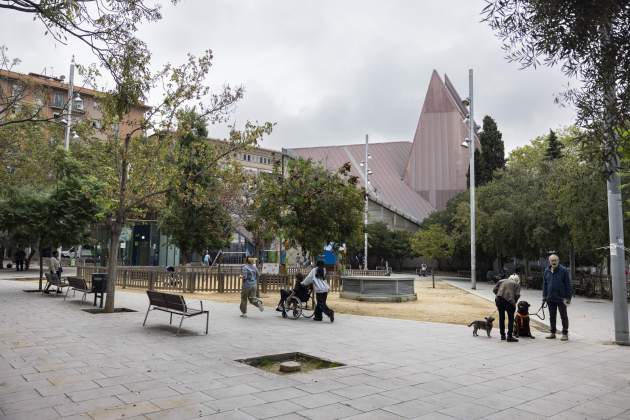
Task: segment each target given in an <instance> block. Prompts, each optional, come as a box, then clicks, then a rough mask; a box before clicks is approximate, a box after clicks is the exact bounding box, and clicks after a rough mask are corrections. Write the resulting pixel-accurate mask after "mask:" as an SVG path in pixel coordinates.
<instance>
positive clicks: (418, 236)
mask: <svg viewBox="0 0 630 420" xmlns="http://www.w3.org/2000/svg"><path fill="white" fill-rule="evenodd" d="M411 249H413V251H414V252H415V253H416V254H417V255H420V256H422V257H425V258H428V259H429V260H432V261H433V260H438V261H439V260H442V259H445V258H449V257H450V256H452V255H453V251H454V249H455V243H454V240H453V238H452V237H451V235H450V234H449V233H448V232H447V231H446V229H444V227H442V226H440V225H438V224H433V225H429V226H428V227H426V228H423V229H420V230H418V231H417V232H416V233H415V234H414V235H413V237H412V238H411Z"/></svg>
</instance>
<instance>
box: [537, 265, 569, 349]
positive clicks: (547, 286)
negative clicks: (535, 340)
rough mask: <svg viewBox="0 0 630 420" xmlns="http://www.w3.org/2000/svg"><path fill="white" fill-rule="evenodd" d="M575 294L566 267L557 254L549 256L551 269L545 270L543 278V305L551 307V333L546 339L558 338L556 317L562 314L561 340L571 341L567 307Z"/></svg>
mask: <svg viewBox="0 0 630 420" xmlns="http://www.w3.org/2000/svg"><path fill="white" fill-rule="evenodd" d="M572 295H573V293H572V290H571V276H570V275H569V270H567V269H566V267H564V266H562V265H560V258H559V257H558V256H557V255H556V254H551V255H550V256H549V267H547V268H546V269H545V274H544V276H543V303H544V302H547V306H548V307H549V332H550V334H549V335H548V336H547V337H545V338H548V339H554V338H556V315H557V312H560V319H561V320H562V337H561V338H560V340H562V341H567V340H568V339H569V317H568V315H567V305H569V304H570V303H571V297H572Z"/></svg>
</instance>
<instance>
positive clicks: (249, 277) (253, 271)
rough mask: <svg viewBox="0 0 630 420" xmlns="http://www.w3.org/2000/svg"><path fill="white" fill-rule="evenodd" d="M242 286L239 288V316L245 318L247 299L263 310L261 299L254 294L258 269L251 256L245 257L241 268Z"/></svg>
mask: <svg viewBox="0 0 630 420" xmlns="http://www.w3.org/2000/svg"><path fill="white" fill-rule="evenodd" d="M241 276H242V279H243V288H242V289H241V306H240V309H241V318H247V301H249V303H251V304H252V305H254V306H255V307H257V308H258V310H259V311H260V312H262V311H264V310H265V309H264V308H263V305H262V301H261V300H260V299H259V298H258V297H257V296H256V286H257V284H258V269H257V268H256V266H255V265H254V261H253V258H252V257H247V258H246V259H245V265H244V266H243V268H241Z"/></svg>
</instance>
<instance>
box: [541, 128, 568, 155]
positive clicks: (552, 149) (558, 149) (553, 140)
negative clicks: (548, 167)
mask: <svg viewBox="0 0 630 420" xmlns="http://www.w3.org/2000/svg"><path fill="white" fill-rule="evenodd" d="M563 147H564V145H563V144H562V143H560V141H559V140H558V136H556V133H555V132H554V131H553V130H549V137H547V151H546V152H545V160H548V161H552V160H556V159H560V158H561V157H562V148H563Z"/></svg>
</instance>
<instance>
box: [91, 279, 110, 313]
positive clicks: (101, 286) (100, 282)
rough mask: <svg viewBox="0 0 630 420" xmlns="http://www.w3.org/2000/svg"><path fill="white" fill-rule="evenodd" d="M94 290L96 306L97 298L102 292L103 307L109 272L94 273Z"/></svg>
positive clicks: (101, 305)
mask: <svg viewBox="0 0 630 420" xmlns="http://www.w3.org/2000/svg"><path fill="white" fill-rule="evenodd" d="M92 291H93V292H94V306H96V298H97V297H98V296H99V294H100V298H101V304H100V307H101V308H102V307H103V295H104V294H105V293H106V292H107V273H93V274H92Z"/></svg>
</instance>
